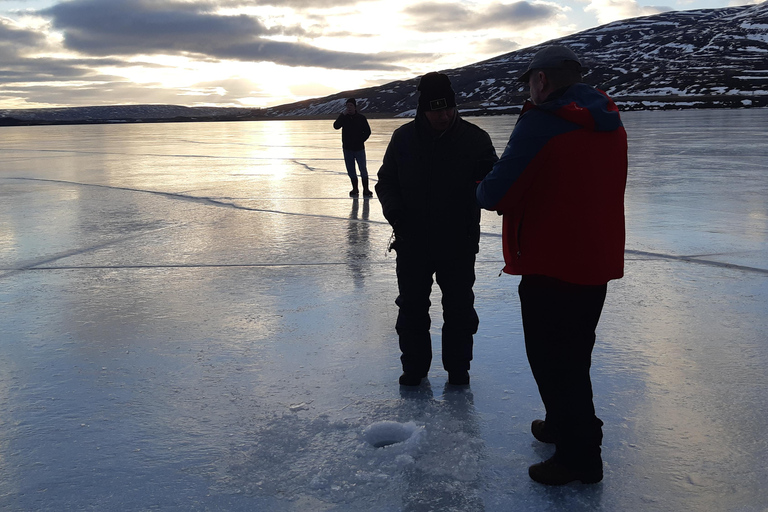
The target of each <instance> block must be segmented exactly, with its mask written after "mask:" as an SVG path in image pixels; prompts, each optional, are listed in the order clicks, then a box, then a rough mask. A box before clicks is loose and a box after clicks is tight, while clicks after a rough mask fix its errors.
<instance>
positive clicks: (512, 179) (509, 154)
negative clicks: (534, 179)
mask: <svg viewBox="0 0 768 512" xmlns="http://www.w3.org/2000/svg"><path fill="white" fill-rule="evenodd" d="M527 117H528V119H526V117H521V118H520V121H519V122H518V123H517V125H516V126H515V129H514V130H513V131H512V135H511V136H510V138H509V142H508V143H507V146H506V148H504V152H503V153H502V155H501V158H499V160H498V161H497V162H496V163H495V164H494V165H493V169H492V170H491V171H490V172H489V173H488V175H487V176H485V178H484V179H483V181H482V182H480V184H479V185H478V187H477V202H478V203H479V204H480V206H481V207H482V208H485V209H486V210H500V211H502V210H504V209H506V208H508V207H509V206H510V205H508V204H505V201H504V199H505V196H507V193H508V192H509V190H510V189H511V188H512V186H513V185H514V184H515V183H516V182H517V180H518V178H520V175H521V174H523V171H525V169H526V168H527V167H528V164H530V163H531V161H532V160H533V159H534V158H535V157H536V155H537V154H538V153H539V151H541V150H542V148H543V147H544V146H545V145H546V144H547V142H548V141H549V139H550V136H548V135H546V134H543V133H537V131H536V130H535V129H532V126H531V123H530V121H531V119H530V118H531V117H533V116H531V115H528V116H527Z"/></svg>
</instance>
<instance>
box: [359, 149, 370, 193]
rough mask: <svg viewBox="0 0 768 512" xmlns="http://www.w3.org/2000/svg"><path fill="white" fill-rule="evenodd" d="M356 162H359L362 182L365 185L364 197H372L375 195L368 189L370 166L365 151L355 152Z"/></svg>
mask: <svg viewBox="0 0 768 512" xmlns="http://www.w3.org/2000/svg"><path fill="white" fill-rule="evenodd" d="M355 160H357V167H358V169H360V181H361V182H362V183H363V197H371V196H373V193H372V192H371V190H370V188H368V165H367V163H366V158H365V149H364V148H363V149H361V150H360V151H355Z"/></svg>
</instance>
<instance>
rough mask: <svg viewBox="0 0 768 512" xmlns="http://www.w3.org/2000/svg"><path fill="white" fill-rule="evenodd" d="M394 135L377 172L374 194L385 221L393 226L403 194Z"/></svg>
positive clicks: (400, 208) (397, 218)
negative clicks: (379, 203)
mask: <svg viewBox="0 0 768 512" xmlns="http://www.w3.org/2000/svg"><path fill="white" fill-rule="evenodd" d="M395 136H396V134H394V135H393V136H392V140H390V142H389V145H388V146H387V151H386V152H385V153H384V160H383V162H382V164H381V168H380V169H379V172H378V175H377V176H378V178H379V181H378V182H377V183H376V186H375V189H376V196H377V197H378V198H379V201H380V202H381V210H382V213H383V214H384V217H385V218H386V219H387V221H388V222H389V223H390V225H392V227H395V225H396V224H397V221H398V220H399V219H400V216H401V215H402V212H403V195H402V191H401V189H400V177H399V173H398V170H399V169H398V167H399V166H398V162H397V157H396V150H395Z"/></svg>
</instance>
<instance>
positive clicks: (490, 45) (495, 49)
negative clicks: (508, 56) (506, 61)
mask: <svg viewBox="0 0 768 512" xmlns="http://www.w3.org/2000/svg"><path fill="white" fill-rule="evenodd" d="M475 48H477V51H478V53H481V54H485V55H488V54H494V55H500V54H502V53H509V52H513V51H515V50H519V49H520V45H519V44H518V43H516V42H514V41H510V40H509V39H498V38H496V39H486V40H484V41H482V42H481V43H478V44H476V45H475Z"/></svg>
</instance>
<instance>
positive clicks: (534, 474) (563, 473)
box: [528, 455, 603, 485]
mask: <svg viewBox="0 0 768 512" xmlns="http://www.w3.org/2000/svg"><path fill="white" fill-rule="evenodd" d="M528 475H529V476H530V477H531V479H532V480H534V481H536V482H539V483H540V484H544V485H565V484H568V483H571V482H575V481H577V480H578V481H580V482H581V483H583V484H596V483H597V482H599V481H600V480H602V479H603V468H602V464H601V465H600V466H599V467H596V466H591V467H579V468H573V467H569V466H566V465H565V464H563V463H562V462H560V461H558V459H557V455H555V456H554V457H552V458H551V459H548V460H545V461H544V462H539V463H538V464H534V465H533V466H531V467H529V468H528Z"/></svg>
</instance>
